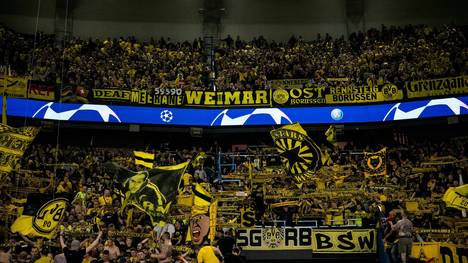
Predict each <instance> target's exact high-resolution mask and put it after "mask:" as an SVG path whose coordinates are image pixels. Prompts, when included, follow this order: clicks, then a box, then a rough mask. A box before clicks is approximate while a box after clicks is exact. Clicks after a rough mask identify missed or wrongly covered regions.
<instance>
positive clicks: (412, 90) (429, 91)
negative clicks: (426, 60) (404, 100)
mask: <svg viewBox="0 0 468 263" xmlns="http://www.w3.org/2000/svg"><path fill="white" fill-rule="evenodd" d="M405 88H406V94H407V96H408V98H410V99H411V98H422V97H435V96H446V95H456V94H466V93H468V76H458V77H450V78H440V79H425V80H418V81H409V82H407V83H406V84H405Z"/></svg>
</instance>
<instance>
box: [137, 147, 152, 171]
mask: <svg viewBox="0 0 468 263" xmlns="http://www.w3.org/2000/svg"><path fill="white" fill-rule="evenodd" d="M133 154H134V155H135V164H136V165H143V166H144V167H147V168H150V169H151V168H153V162H154V153H147V152H140V151H133Z"/></svg>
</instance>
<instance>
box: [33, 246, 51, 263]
mask: <svg viewBox="0 0 468 263" xmlns="http://www.w3.org/2000/svg"><path fill="white" fill-rule="evenodd" d="M53 262H54V259H53V258H52V254H51V253H49V250H48V249H46V248H43V249H42V250H41V257H40V258H39V259H38V260H36V261H34V263H53Z"/></svg>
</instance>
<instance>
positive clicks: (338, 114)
mask: <svg viewBox="0 0 468 263" xmlns="http://www.w3.org/2000/svg"><path fill="white" fill-rule="evenodd" d="M330 116H331V117H332V119H334V120H335V121H339V120H341V119H343V111H342V110H340V109H338V108H335V109H333V110H332V111H331V113H330Z"/></svg>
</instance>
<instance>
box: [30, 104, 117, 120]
mask: <svg viewBox="0 0 468 263" xmlns="http://www.w3.org/2000/svg"><path fill="white" fill-rule="evenodd" d="M62 106H63V105H62V104H61V103H56V102H49V103H47V104H45V105H43V106H42V107H40V108H39V109H38V110H36V112H35V113H34V114H33V116H32V117H33V118H40V119H46V120H58V121H69V120H72V121H74V120H77V121H97V122H121V120H120V118H119V116H118V115H117V114H116V113H115V112H114V110H112V109H111V108H110V107H108V106H107V105H96V104H83V105H73V104H70V105H67V107H66V110H64V109H63V108H62ZM75 107H76V108H75ZM64 108H65V107H64ZM89 113H94V114H95V115H92V116H90V115H89ZM83 114H85V115H83ZM86 114H88V115H87V116H86ZM111 117H112V118H111Z"/></svg>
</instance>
